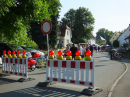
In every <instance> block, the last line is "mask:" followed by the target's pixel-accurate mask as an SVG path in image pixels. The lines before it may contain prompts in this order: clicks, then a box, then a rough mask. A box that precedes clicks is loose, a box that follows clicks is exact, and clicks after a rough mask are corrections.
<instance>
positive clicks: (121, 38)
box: [117, 24, 130, 47]
mask: <svg viewBox="0 0 130 97" xmlns="http://www.w3.org/2000/svg"><path fill="white" fill-rule="evenodd" d="M129 35H130V24H129V26H128V27H127V29H126V30H125V31H124V32H123V33H122V34H121V35H120V36H119V37H118V39H117V40H118V41H119V46H120V47H121V46H122V45H123V44H124V43H129V41H128V39H127V40H125V39H126V38H127V37H128V36H129Z"/></svg>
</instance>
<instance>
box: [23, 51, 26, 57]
mask: <svg viewBox="0 0 130 97" xmlns="http://www.w3.org/2000/svg"><path fill="white" fill-rule="evenodd" d="M22 53H23V55H22V57H23V58H26V55H25V53H26V52H25V50H23V52H22Z"/></svg>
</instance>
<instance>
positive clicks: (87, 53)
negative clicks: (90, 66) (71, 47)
mask: <svg viewBox="0 0 130 97" xmlns="http://www.w3.org/2000/svg"><path fill="white" fill-rule="evenodd" d="M85 60H92V57H91V51H90V50H87V51H86V56H85Z"/></svg>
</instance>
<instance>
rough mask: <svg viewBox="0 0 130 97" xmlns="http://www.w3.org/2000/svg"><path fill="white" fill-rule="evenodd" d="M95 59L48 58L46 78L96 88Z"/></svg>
mask: <svg viewBox="0 0 130 97" xmlns="http://www.w3.org/2000/svg"><path fill="white" fill-rule="evenodd" d="M94 68H95V66H94V60H92V61H85V60H57V59H54V60H53V59H48V60H47V66H46V71H47V72H46V80H47V81H51V82H61V83H67V84H75V85H83V86H88V87H93V88H94Z"/></svg>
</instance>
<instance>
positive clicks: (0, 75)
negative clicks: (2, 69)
mask: <svg viewBox="0 0 130 97" xmlns="http://www.w3.org/2000/svg"><path fill="white" fill-rule="evenodd" d="M3 76H10V74H0V77H3Z"/></svg>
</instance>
